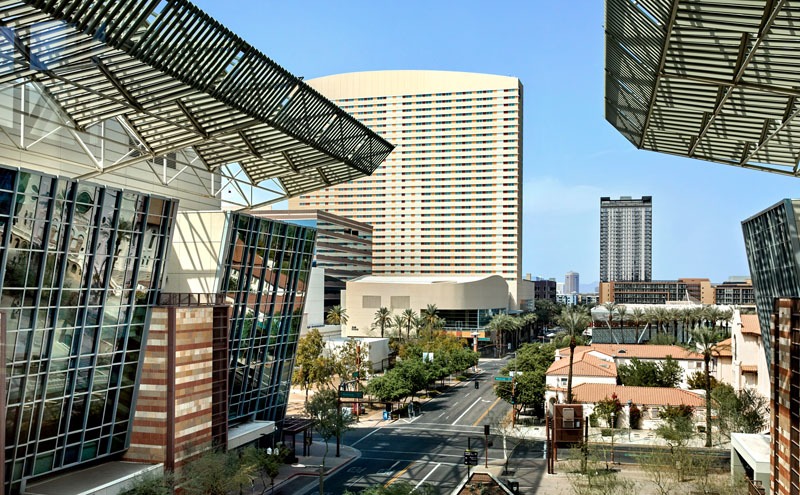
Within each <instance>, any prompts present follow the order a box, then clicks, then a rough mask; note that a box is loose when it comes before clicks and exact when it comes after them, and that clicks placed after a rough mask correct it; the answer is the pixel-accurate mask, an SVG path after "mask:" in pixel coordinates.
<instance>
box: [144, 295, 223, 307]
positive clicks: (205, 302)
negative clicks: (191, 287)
mask: <svg viewBox="0 0 800 495" xmlns="http://www.w3.org/2000/svg"><path fill="white" fill-rule="evenodd" d="M224 304H227V303H226V302H225V294H222V293H204V294H193V293H191V292H162V293H161V294H159V297H158V304H157V305H158V306H222V305H224Z"/></svg>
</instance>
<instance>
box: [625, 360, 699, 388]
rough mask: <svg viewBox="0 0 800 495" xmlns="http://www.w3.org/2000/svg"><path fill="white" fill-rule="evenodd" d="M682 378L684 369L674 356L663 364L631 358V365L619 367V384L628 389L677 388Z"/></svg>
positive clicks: (662, 362)
mask: <svg viewBox="0 0 800 495" xmlns="http://www.w3.org/2000/svg"><path fill="white" fill-rule="evenodd" d="M682 377H683V368H681V365H680V364H678V362H677V361H676V360H675V359H673V358H672V356H667V358H666V359H665V360H664V361H661V362H657V361H650V360H647V361H642V360H640V359H639V358H631V361H630V364H621V365H619V366H618V367H617V378H618V380H619V382H620V383H621V384H622V385H626V386H628V387H666V388H675V387H677V386H678V385H679V384H680V382H681V378H682Z"/></svg>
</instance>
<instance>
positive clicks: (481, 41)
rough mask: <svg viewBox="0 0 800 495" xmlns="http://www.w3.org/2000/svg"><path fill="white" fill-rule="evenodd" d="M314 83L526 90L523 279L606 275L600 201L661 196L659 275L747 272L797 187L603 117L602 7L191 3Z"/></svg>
mask: <svg viewBox="0 0 800 495" xmlns="http://www.w3.org/2000/svg"><path fill="white" fill-rule="evenodd" d="M195 4H196V5H197V6H198V7H200V8H201V9H202V10H204V11H205V12H207V13H208V14H209V15H211V17H213V18H215V19H216V20H218V21H220V22H221V23H222V24H223V25H224V26H226V27H227V28H229V29H231V30H232V31H233V32H234V33H236V34H237V35H239V36H240V37H241V38H243V39H244V40H245V41H247V42H248V43H250V44H251V45H253V46H254V47H255V48H257V49H258V50H260V51H261V52H263V53H264V54H265V55H267V56H268V57H270V58H271V59H272V60H274V61H275V62H277V63H278V64H280V65H281V66H283V67H284V68H286V69H287V70H288V71H289V72H291V73H292V74H294V75H297V76H303V77H304V78H305V79H312V78H315V77H320V76H325V75H331V74H339V73H346V72H359V71H370V70H395V69H420V70H447V71H464V72H479V73H487V74H499V75H507V76H514V77H517V78H519V79H520V80H521V81H522V84H523V86H524V113H523V248H522V271H523V273H531V274H532V275H533V276H541V277H545V278H555V279H556V280H558V281H561V282H563V281H564V274H565V273H566V272H568V271H576V272H578V273H579V274H580V281H581V284H582V285H584V284H587V283H591V282H596V281H597V280H599V278H600V277H599V271H600V263H599V259H600V249H599V238H600V197H601V196H610V197H612V198H618V197H619V196H633V197H641V196H652V197H653V278H654V279H658V280H664V279H676V278H681V277H700V278H709V279H711V281H712V282H723V281H725V280H726V279H727V278H728V277H730V276H734V275H748V274H749V269H748V267H747V258H746V255H745V250H744V241H743V238H742V229H741V222H742V220H744V219H746V218H749V217H750V216H752V215H754V214H756V213H758V212H760V211H762V210H764V209H765V208H767V207H769V206H771V205H773V204H775V203H777V202H778V201H779V200H781V199H783V198H791V197H798V196H800V195H798V194H797V193H796V191H797V187H798V186H799V185H800V180H799V179H795V178H791V177H786V176H781V175H777V174H771V173H766V172H757V171H752V170H745V169H741V168H737V167H732V166H729V165H722V164H718V163H713V162H706V161H701V160H695V159H689V158H681V157H675V156H670V155H665V154H659V153H654V152H651V151H644V150H637V149H636V148H635V147H634V146H633V145H632V144H631V143H630V142H629V141H628V140H627V139H625V138H624V137H623V136H622V135H621V134H619V133H618V132H617V131H616V130H615V129H614V128H613V127H612V126H611V125H610V124H609V123H608V122H606V120H605V117H604V114H605V104H604V100H603V98H604V82H605V81H604V61H605V55H604V44H605V40H604V34H603V23H604V15H605V14H604V2H602V1H599V0H591V1H590V0H584V1H581V2H547V1H542V0H505V1H502V2H487V1H485V0H483V1H480V0H438V1H432V0H397V1H395V0H379V1H376V0H368V1H365V0H341V1H336V2H334V1H330V0H327V1H322V0H302V1H292V2H287V1H279V2H278V1H272V0H228V1H222V0H195Z"/></svg>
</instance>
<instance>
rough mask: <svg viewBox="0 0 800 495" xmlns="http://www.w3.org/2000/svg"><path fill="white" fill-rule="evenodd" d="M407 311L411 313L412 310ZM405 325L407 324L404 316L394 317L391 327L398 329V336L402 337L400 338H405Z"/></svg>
mask: <svg viewBox="0 0 800 495" xmlns="http://www.w3.org/2000/svg"><path fill="white" fill-rule="evenodd" d="M406 311H410V310H406ZM405 323H406V319H405V318H403V315H402V314H400V315H394V316H393V317H392V325H391V326H392V327H394V328H396V329H397V336H398V337H400V338H402V337H403V326H404V325H405Z"/></svg>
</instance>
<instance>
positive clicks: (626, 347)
mask: <svg viewBox="0 0 800 495" xmlns="http://www.w3.org/2000/svg"><path fill="white" fill-rule="evenodd" d="M586 351H597V352H601V353H603V354H605V355H607V356H611V357H619V358H639V359H664V358H666V357H667V356H672V357H673V359H695V360H702V359H703V355H702V354H700V353H697V352H694V351H690V350H688V349H685V348H683V347H681V346H678V345H650V344H592V345H579V346H578V347H576V348H575V352H576V353H578V352H586ZM558 352H559V354H560V355H562V356H569V347H564V348H563V349H559V350H558Z"/></svg>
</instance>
